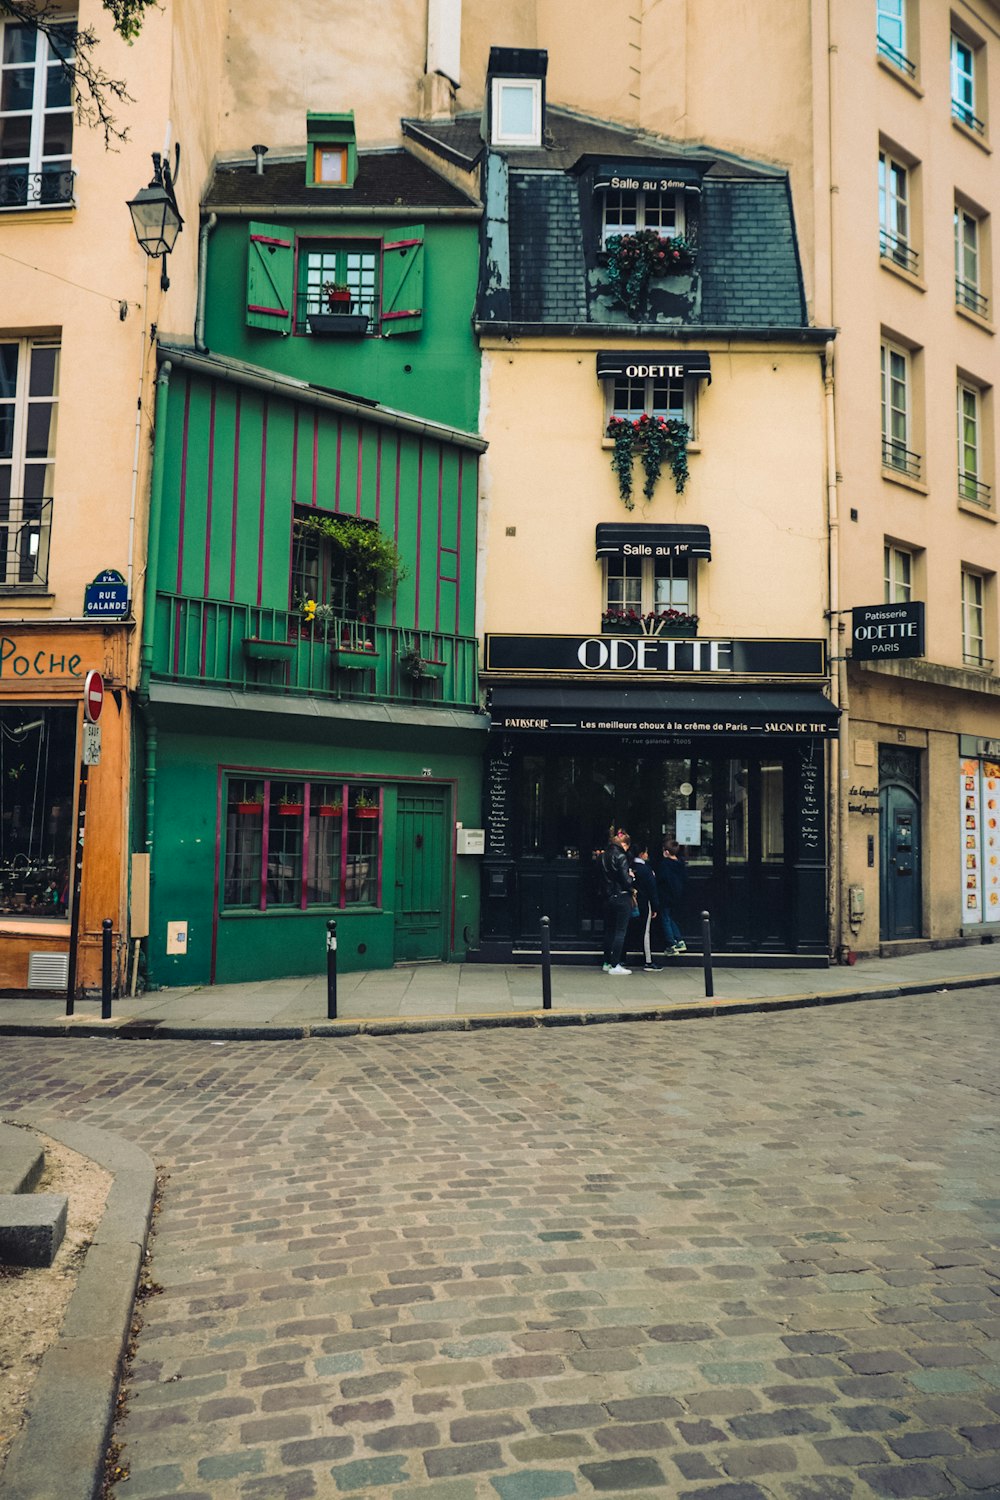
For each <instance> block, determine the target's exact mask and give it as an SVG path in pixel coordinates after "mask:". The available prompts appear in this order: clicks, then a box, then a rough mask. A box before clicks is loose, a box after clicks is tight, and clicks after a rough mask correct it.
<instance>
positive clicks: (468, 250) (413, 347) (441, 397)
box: [205, 208, 479, 432]
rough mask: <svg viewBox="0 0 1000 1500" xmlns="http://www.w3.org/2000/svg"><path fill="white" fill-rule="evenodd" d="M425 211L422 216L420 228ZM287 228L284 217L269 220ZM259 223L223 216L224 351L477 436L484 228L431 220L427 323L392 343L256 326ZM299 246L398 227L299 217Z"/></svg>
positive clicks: (211, 311)
mask: <svg viewBox="0 0 1000 1500" xmlns="http://www.w3.org/2000/svg"><path fill="white" fill-rule="evenodd" d="M419 219H420V210H419V208H415V209H414V211H413V223H417V222H418V221H419ZM267 221H268V223H269V224H272V225H275V226H279V225H281V217H280V213H276V214H274V215H273V216H272V215H268V216H267ZM249 223H250V221H249V220H244V219H221V220H220V222H219V223H218V225H217V226H216V228H215V229H214V230H213V232H212V235H211V238H210V240H209V255H208V278H207V283H206V287H207V301H206V320H205V341H206V343H207V345H208V348H209V349H211V350H213V351H214V352H216V353H220V354H228V355H232V356H233V357H234V358H236V359H242V360H246V361H248V362H249V363H250V364H254V365H260V366H264V367H266V368H267V369H271V370H277V371H280V372H281V373H282V374H285V375H293V376H295V377H296V378H297V379H300V380H306V381H308V382H310V384H314V385H320V386H326V387H328V388H333V389H335V390H338V391H343V392H345V393H348V394H350V395H354V396H363V397H365V398H367V399H368V400H374V401H379V402H380V403H381V404H382V405H383V406H389V407H393V408H395V409H396V410H397V411H405V412H410V413H413V414H415V415H418V416H422V417H429V418H431V419H432V420H433V421H436V422H447V423H449V424H450V425H451V426H453V427H460V428H462V429H463V430H464V431H467V432H475V431H476V430H477V426H478V421H479V352H478V348H477V346H476V342H475V339H474V337H473V332H472V314H473V308H474V305H475V296H476V280H477V276H478V273H479V226H478V224H476V223H475V222H464V221H461V220H459V221H455V222H449V221H447V220H431V221H429V222H427V223H426V224H424V225H423V231H424V245H425V251H424V287H423V309H424V312H423V326H422V327H421V328H420V329H419V330H417V331H415V332H413V333H405V334H397V335H394V336H393V337H390V338H384V337H368V336H363V337H357V338H318V337H314V336H313V335H311V334H293V335H291V336H285V335H284V334H281V333H276V332H275V333H272V332H269V331H267V330H263V329H259V328H249V327H247V323H246V288H247V255H248V244H249ZM283 228H284V229H285V230H286V231H287V233H288V236H289V237H290V238H291V239H295V237H296V234H298V235H299V236H302V235H308V236H309V237H310V238H311V239H313V238H324V237H327V236H328V237H329V238H330V239H355V240H356V239H365V240H373V239H374V240H377V239H379V238H384V239H386V240H392V239H393V238H395V237H396V236H397V235H398V234H399V231H400V225H399V223H398V221H391V220H378V219H358V220H350V219H331V220H329V221H328V222H327V221H323V220H316V219H310V220H308V221H303V220H298V221H296V220H294V219H289V220H287V221H286V222H285V224H284V226H283Z"/></svg>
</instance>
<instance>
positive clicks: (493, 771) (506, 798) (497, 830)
mask: <svg viewBox="0 0 1000 1500" xmlns="http://www.w3.org/2000/svg"><path fill="white" fill-rule="evenodd" d="M485 811H486V848H487V852H488V853H489V854H507V853H508V850H509V845H510V761H509V760H506V759H505V758H503V757H501V756H498V757H496V759H494V760H491V761H490V763H489V767H488V770H487V773H486V809H485Z"/></svg>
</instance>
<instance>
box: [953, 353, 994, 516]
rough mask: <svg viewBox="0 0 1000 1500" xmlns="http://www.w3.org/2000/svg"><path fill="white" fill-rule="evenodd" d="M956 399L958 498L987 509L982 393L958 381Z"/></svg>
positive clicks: (988, 497) (974, 387)
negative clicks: (984, 476)
mask: <svg viewBox="0 0 1000 1500" xmlns="http://www.w3.org/2000/svg"><path fill="white" fill-rule="evenodd" d="M957 397H958V399H957V408H958V495H959V499H960V500H968V501H971V502H972V503H973V504H974V505H982V506H983V507H984V508H988V507H989V504H990V486H989V485H988V484H987V483H986V482H985V481H984V479H983V421H982V415H983V413H982V407H983V393H982V391H981V390H980V389H979V388H978V387H977V386H974V385H970V384H969V383H968V382H967V381H962V380H960V381H959V382H958V390H957Z"/></svg>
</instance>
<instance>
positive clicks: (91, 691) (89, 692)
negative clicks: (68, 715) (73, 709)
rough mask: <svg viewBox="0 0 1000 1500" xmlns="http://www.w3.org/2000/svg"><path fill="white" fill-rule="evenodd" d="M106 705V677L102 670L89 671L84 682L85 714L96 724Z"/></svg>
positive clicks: (89, 722)
mask: <svg viewBox="0 0 1000 1500" xmlns="http://www.w3.org/2000/svg"><path fill="white" fill-rule="evenodd" d="M103 707H104V678H103V677H102V676H101V674H100V672H88V673H87V676H86V678H85V680H84V684H83V716H84V718H85V719H86V720H87V723H88V724H96V723H97V721H98V719H99V718H100V717H101V709H102V708H103Z"/></svg>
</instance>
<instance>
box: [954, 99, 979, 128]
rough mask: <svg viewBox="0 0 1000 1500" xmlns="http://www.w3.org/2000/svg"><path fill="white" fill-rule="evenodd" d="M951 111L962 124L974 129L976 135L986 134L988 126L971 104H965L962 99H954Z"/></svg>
mask: <svg viewBox="0 0 1000 1500" xmlns="http://www.w3.org/2000/svg"><path fill="white" fill-rule="evenodd" d="M951 112H952V114H953V115H954V117H955V119H956V120H961V122H962V124H963V125H966V126H967V127H968V128H969V130H974V131H975V133H976V135H985V134H986V126H985V124H984V123H983V121H982V120H981V119H980V118H979V116H978V115H974V114H973V113H972V110H971V109H970V108H969V106H968V105H967V104H963V103H962V101H961V99H953V100H952V101H951Z"/></svg>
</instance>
